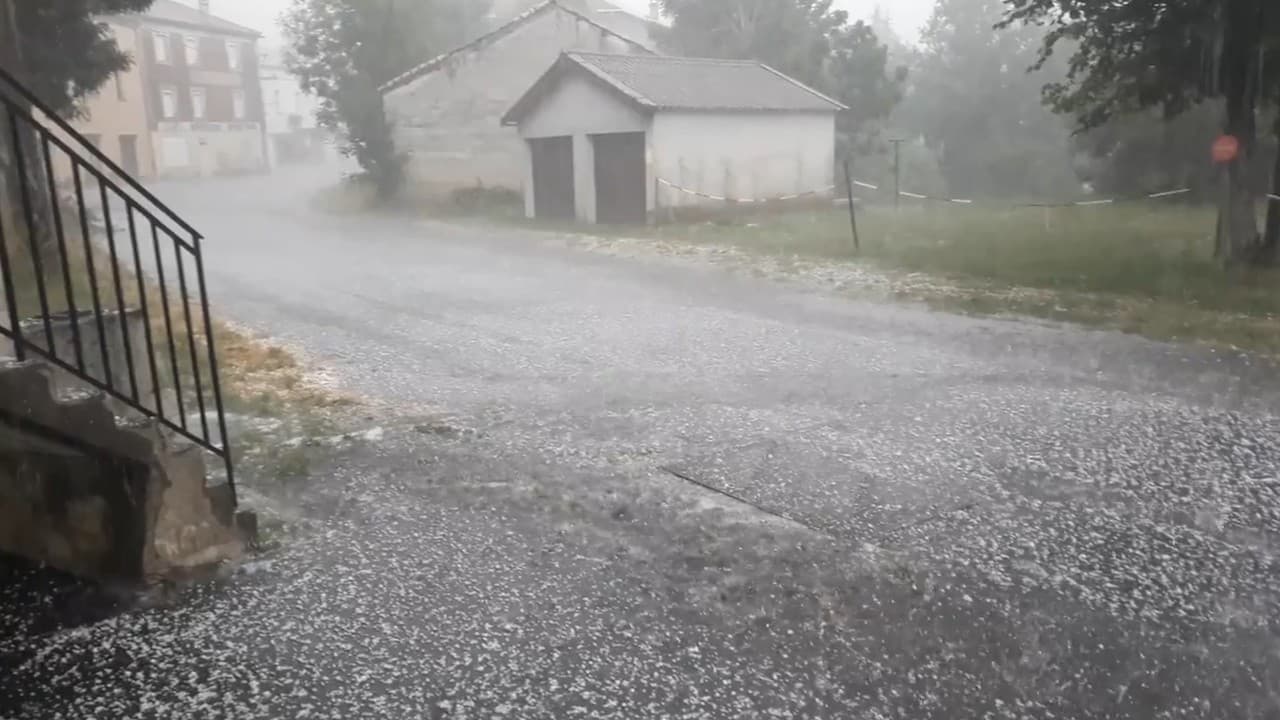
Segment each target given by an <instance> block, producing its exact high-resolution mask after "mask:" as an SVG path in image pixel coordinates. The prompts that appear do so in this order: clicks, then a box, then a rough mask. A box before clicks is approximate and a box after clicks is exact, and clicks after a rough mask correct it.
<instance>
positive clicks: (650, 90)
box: [503, 52, 847, 124]
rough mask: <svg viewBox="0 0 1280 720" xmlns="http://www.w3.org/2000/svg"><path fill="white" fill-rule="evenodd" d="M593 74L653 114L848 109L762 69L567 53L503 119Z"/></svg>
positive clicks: (515, 117)
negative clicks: (578, 75)
mask: <svg viewBox="0 0 1280 720" xmlns="http://www.w3.org/2000/svg"><path fill="white" fill-rule="evenodd" d="M575 69H577V70H580V71H585V72H587V73H590V74H591V75H592V76H594V77H596V78H597V79H599V80H601V81H603V82H604V83H605V84H607V85H608V86H610V87H612V88H613V89H614V90H616V91H617V92H619V93H620V94H622V95H624V96H625V97H626V98H627V99H628V100H630V101H631V102H633V103H635V104H636V105H639V106H640V107H642V108H645V109H647V110H650V111H654V110H703V111H706V110H724V111H735V112H750V111H771V112H772V111H791V112H823V111H826V112H836V111H839V110H845V109H847V108H846V107H845V106H844V105H843V104H841V103H840V102H839V101H837V100H834V99H832V98H829V97H827V96H826V95H823V94H822V93H820V92H818V91H817V90H814V89H813V88H811V87H808V86H807V85H804V84H803V83H801V82H800V81H798V80H794V79H792V78H790V77H787V76H786V75H783V74H782V73H780V72H778V71H777V70H774V69H773V68H771V67H769V66H768V65H765V64H763V63H758V62H753V61H746V60H716V59H710V58H682V57H669V56H665V55H606V54H601V53H585V52H566V53H564V54H562V55H561V56H560V59H559V60H558V61H557V62H556V64H555V65H553V66H552V68H551V69H550V70H548V71H547V72H546V74H544V75H543V76H542V77H541V78H540V79H539V80H538V82H536V83H534V85H533V87H532V88H530V89H529V91H528V92H526V93H525V95H524V97H522V98H520V100H519V101H518V102H517V103H516V104H515V105H514V106H513V107H512V108H511V110H509V111H508V112H507V114H506V115H505V116H504V117H503V123H504V124H514V123H517V122H519V119H520V117H522V116H523V115H524V114H525V113H526V112H527V111H529V110H530V109H532V107H533V106H534V105H536V104H537V101H538V100H539V99H540V97H541V96H542V94H543V93H545V92H547V91H548V90H549V89H550V88H551V87H552V85H553V84H554V83H555V81H556V78H558V77H559V75H560V74H561V73H564V72H568V71H573V70H575Z"/></svg>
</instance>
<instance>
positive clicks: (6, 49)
mask: <svg viewBox="0 0 1280 720" xmlns="http://www.w3.org/2000/svg"><path fill="white" fill-rule="evenodd" d="M151 3H152V0H58V1H57V2H29V1H26V0H0V64H3V66H4V68H5V69H6V70H7V71H9V73H10V74H12V75H13V76H15V77H16V78H17V79H18V81H19V82H21V83H22V84H24V85H25V86H27V88H28V89H30V90H31V91H32V93H33V94H35V96H36V97H38V98H40V100H41V101H43V102H44V103H45V104H47V105H49V106H50V108H52V109H53V110H54V111H55V112H57V113H58V114H60V115H64V116H74V115H77V114H79V112H80V111H81V108H82V102H83V100H84V99H85V98H86V97H88V96H89V95H91V94H92V93H94V92H96V91H97V89H98V88H99V87H101V86H102V84H103V83H104V82H106V81H107V79H108V78H110V77H111V76H112V75H114V74H115V73H118V72H121V71H123V70H126V69H128V68H129V66H130V64H131V63H132V62H133V59H132V58H131V57H129V55H128V54H127V53H125V52H123V51H121V50H120V47H119V46H118V45H117V44H116V41H115V38H114V37H113V36H112V35H111V31H110V29H109V28H108V27H107V25H106V23H103V22H101V21H99V20H98V19H97V18H99V17H100V16H103V15H112V14H119V13H127V12H141V11H143V10H146V9H147V8H149V7H150V6H151ZM11 99H12V100H13V101H14V102H19V99H18V98H11ZM5 125H7V123H6V124H5ZM16 134H17V137H18V142H19V143H21V147H22V149H23V154H24V155H25V156H26V157H28V158H34V157H36V148H37V145H36V140H35V135H34V130H33V128H32V127H31V126H30V125H29V124H26V123H23V122H21V121H19V122H18V123H17V127H16ZM12 143H13V135H12V134H11V133H10V132H9V131H8V128H7V127H6V131H5V132H4V133H2V134H0V183H2V184H3V185H4V189H3V191H2V192H0V198H3V200H0V203H6V204H9V205H11V206H13V207H17V206H19V204H20V203H21V200H20V197H21V188H22V187H23V186H24V185H25V186H26V187H28V188H29V189H30V191H29V192H28V195H29V197H30V198H31V202H33V203H34V204H35V205H36V207H35V210H36V212H37V215H38V216H41V217H43V216H45V215H46V213H47V212H49V206H48V205H47V204H46V203H47V200H45V197H46V195H45V191H44V188H45V187H46V178H45V175H44V167H43V165H42V164H41V163H33V162H28V163H27V164H26V172H25V173H24V175H25V176H24V177H18V170H17V164H16V163H15V162H13V161H12V160H11V158H12V157H13V148H12V147H11V146H12ZM48 230H49V229H48V227H47V225H46V224H45V223H36V224H35V226H34V227H31V228H29V231H30V232H32V233H33V235H34V236H35V238H36V241H37V242H38V243H39V244H40V245H42V246H45V247H46V248H47V247H48V246H49V245H50V244H51V242H52V236H51V233H50V232H49V231H48Z"/></svg>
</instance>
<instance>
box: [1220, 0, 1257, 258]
mask: <svg viewBox="0 0 1280 720" xmlns="http://www.w3.org/2000/svg"><path fill="white" fill-rule="evenodd" d="M1263 4H1265V3H1256V0H1227V7H1226V11H1225V13H1224V17H1223V31H1222V32H1223V43H1222V58H1221V70H1220V72H1221V74H1222V77H1221V79H1222V88H1223V95H1224V100H1225V102H1226V127H1225V130H1226V133H1227V134H1228V135H1233V136H1235V138H1236V139H1237V140H1239V141H1240V155H1239V157H1237V158H1236V159H1235V160H1233V161H1232V162H1231V163H1229V164H1228V165H1227V167H1226V173H1225V175H1226V180H1225V183H1224V189H1223V192H1222V196H1221V198H1220V199H1219V204H1218V236H1217V244H1216V251H1217V255H1218V259H1219V260H1220V261H1221V262H1223V263H1224V264H1227V265H1234V264H1240V263H1249V262H1255V261H1256V260H1257V256H1258V221H1257V217H1256V215H1255V210H1254V204H1255V202H1256V201H1257V196H1256V193H1255V191H1254V188H1252V187H1251V186H1250V183H1249V177H1248V173H1247V172H1246V169H1245V168H1246V167H1247V165H1248V161H1249V158H1251V157H1253V153H1254V151H1255V150H1256V148H1257V140H1258V128H1257V118H1256V116H1255V111H1256V109H1257V93H1258V83H1259V79H1260V78H1259V77H1258V72H1259V70H1260V68H1259V67H1258V62H1257V61H1258V48H1259V45H1260V43H1261V40H1262V38H1261V36H1260V27H1261V26H1260V21H1261V17H1260V13H1261V6H1262V5H1263Z"/></svg>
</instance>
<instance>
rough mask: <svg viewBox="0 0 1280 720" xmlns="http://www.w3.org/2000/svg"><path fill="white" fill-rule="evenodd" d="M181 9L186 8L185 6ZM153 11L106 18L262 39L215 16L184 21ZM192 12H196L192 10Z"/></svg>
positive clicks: (259, 34) (246, 28)
mask: <svg viewBox="0 0 1280 720" xmlns="http://www.w3.org/2000/svg"><path fill="white" fill-rule="evenodd" d="M167 1H168V2H170V4H175V5H181V3H174V2H172V0H167ZM182 7H183V8H186V6H182ZM155 11H156V7H155V6H154V5H153V6H152V8H151V9H150V10H146V11H143V12H141V13H121V14H119V15H109V16H107V17H109V18H120V19H121V20H123V19H125V18H132V19H133V21H134V22H138V23H151V24H161V25H172V26H175V27H181V28H190V29H192V30H204V31H205V32H219V33H224V34H227V35H241V36H244V37H252V38H260V37H262V33H260V32H258V31H257V30H254V29H253V28H250V27H245V26H244V25H240V24H239V23H234V22H231V21H230V20H225V19H223V18H220V17H217V16H216V15H209V16H208V18H207V19H205V20H201V21H196V20H185V19H182V18H171V17H163V16H161V15H155V14H153V13H155ZM192 11H193V12H198V11H196V10H194V9H193V10H192Z"/></svg>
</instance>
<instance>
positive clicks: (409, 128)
mask: <svg viewBox="0 0 1280 720" xmlns="http://www.w3.org/2000/svg"><path fill="white" fill-rule="evenodd" d="M567 50H581V51H587V52H606V53H641V52H646V51H645V50H644V49H643V48H642V47H641V46H638V45H636V44H633V43H629V42H627V41H625V40H622V39H620V38H619V37H618V36H617V35H614V34H612V33H609V32H607V31H605V30H603V29H601V28H600V27H598V26H597V25H595V24H593V23H590V22H586V21H584V20H583V19H582V18H581V17H580V16H578V15H575V14H574V13H571V12H566V11H564V10H562V9H558V8H551V9H549V10H547V11H545V12H542V13H539V14H537V15H535V16H533V17H531V18H530V19H528V20H526V21H525V22H523V23H522V24H520V25H519V26H518V27H517V28H515V29H514V30H512V31H511V32H510V33H509V34H506V35H505V36H503V37H501V38H500V39H497V40H496V41H494V42H492V43H487V44H486V43H478V44H477V45H476V46H475V47H474V48H473V49H471V50H465V51H462V52H459V53H457V54H455V55H454V56H453V57H451V58H450V59H449V60H447V61H446V62H445V63H444V65H443V66H441V67H439V68H437V69H435V70H434V71H432V72H430V73H429V74H427V75H425V76H423V77H420V78H417V79H415V80H413V81H411V82H409V83H408V84H406V85H404V86H403V87H398V88H396V89H394V90H391V91H390V92H388V93H387V95H386V107H387V115H388V117H389V119H390V120H391V122H392V124H393V126H394V129H395V140H396V147H397V149H398V150H399V151H400V152H402V153H404V154H405V155H406V157H407V161H408V164H407V171H408V177H409V180H410V183H411V186H412V187H413V188H415V190H416V191H418V192H427V193H433V192H442V191H448V190H450V189H454V188H458V187H465V186H470V185H477V184H480V185H485V186H489V187H495V186H496V187H507V188H511V189H517V190H518V189H522V187H523V184H524V178H525V168H524V163H525V160H524V146H523V141H522V140H521V139H520V137H519V136H518V134H517V133H516V130H515V128H510V127H503V126H502V125H501V118H502V115H503V114H504V113H505V112H506V111H507V110H509V109H510V108H511V106H512V105H514V104H515V102H516V101H517V100H518V99H520V96H521V95H523V94H524V93H525V91H526V90H528V89H529V88H530V86H532V85H533V83H534V81H536V80H537V79H538V78H539V77H540V76H541V75H542V74H543V73H544V72H546V71H547V70H548V69H549V68H550V67H551V65H552V64H553V63H554V62H555V60H556V58H557V57H559V55H560V53H562V52H564V51H567Z"/></svg>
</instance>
